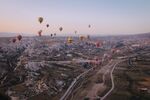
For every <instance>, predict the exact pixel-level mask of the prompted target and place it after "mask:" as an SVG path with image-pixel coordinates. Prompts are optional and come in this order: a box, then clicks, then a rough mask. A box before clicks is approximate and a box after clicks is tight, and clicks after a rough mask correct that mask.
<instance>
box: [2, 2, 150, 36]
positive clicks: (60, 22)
mask: <svg viewBox="0 0 150 100" xmlns="http://www.w3.org/2000/svg"><path fill="white" fill-rule="evenodd" d="M149 5H150V1H149V0H145V1H143V0H125V1H123V0H111V1H108V0H91V1H90V0H88V1H81V0H74V1H72V0H61V1H60V0H42V1H41V0H32V1H31V0H3V1H2V0H1V1H0V13H1V17H0V21H1V23H0V37H2V36H3V35H4V36H5V34H3V35H2V32H7V33H16V34H9V35H8V36H11V35H12V36H14V35H17V34H22V33H28V34H23V35H31V36H36V35H37V32H38V31H39V30H40V29H42V30H43V35H48V34H51V33H57V35H65V36H66V35H74V31H75V30H77V31H78V33H77V34H78V35H80V34H85V35H87V34H89V35H100V36H101V35H102V36H103V35H121V34H122V35H126V34H139V33H147V32H150V29H149V26H150V19H149V18H150V13H149V11H150V6H149ZM40 16H42V17H43V18H44V21H43V23H42V24H39V23H38V17H40ZM46 24H49V25H50V27H49V28H46ZM89 24H90V25H91V28H88V25H89ZM61 26H62V27H63V31H62V32H59V27H61Z"/></svg>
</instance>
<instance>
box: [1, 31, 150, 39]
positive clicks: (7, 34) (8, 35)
mask: <svg viewBox="0 0 150 100" xmlns="http://www.w3.org/2000/svg"><path fill="white" fill-rule="evenodd" d="M20 34H21V35H23V36H34V35H32V34H29V33H20ZM16 35H19V33H11V32H0V37H15V36H16ZM96 36H100V37H101V35H96ZM107 36H108V37H109V35H107ZM107 36H106V37H107ZM110 36H121V37H122V36H127V37H128V36H130V37H132V36H133V37H149V38H150V32H149V33H139V34H131V35H110ZM102 37H103V36H102Z"/></svg>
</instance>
